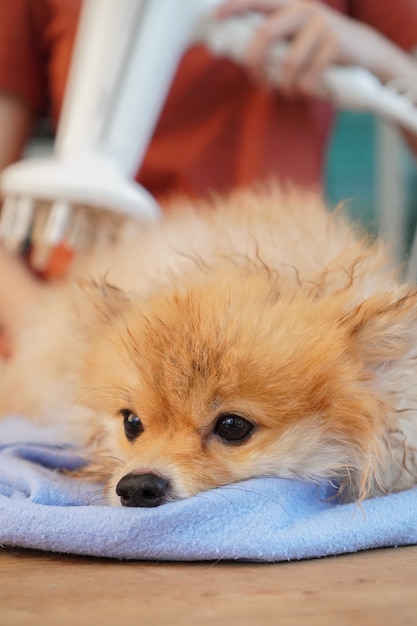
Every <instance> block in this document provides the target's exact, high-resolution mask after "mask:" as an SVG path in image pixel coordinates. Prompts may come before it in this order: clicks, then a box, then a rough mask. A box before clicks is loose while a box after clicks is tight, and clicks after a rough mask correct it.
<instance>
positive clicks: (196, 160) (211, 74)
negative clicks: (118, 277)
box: [0, 0, 417, 197]
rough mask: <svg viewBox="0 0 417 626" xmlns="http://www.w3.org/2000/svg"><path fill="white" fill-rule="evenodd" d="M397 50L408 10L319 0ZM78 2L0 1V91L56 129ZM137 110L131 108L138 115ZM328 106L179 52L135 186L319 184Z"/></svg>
mask: <svg viewBox="0 0 417 626" xmlns="http://www.w3.org/2000/svg"><path fill="white" fill-rule="evenodd" d="M326 4H328V5H329V6H332V7H333V8H335V9H337V10H340V11H342V12H344V13H346V14H348V15H350V16H352V17H354V18H357V19H361V20H363V21H365V22H368V23H369V24H371V25H372V26H374V27H376V28H377V29H378V30H380V31H381V32H382V33H383V34H385V35H386V36H387V37H389V38H390V39H392V40H393V41H394V42H395V43H397V44H398V45H400V46H402V47H404V48H405V49H411V48H412V47H413V46H415V45H417V3H416V2H410V1H409V0H397V1H396V2H384V3H383V2H380V0H357V1H355V0H327V2H326ZM79 6H80V0H13V2H7V3H6V2H1V3H0V89H2V90H4V91H8V92H10V93H13V94H15V95H17V96H20V97H22V98H24V99H25V100H26V101H28V102H29V103H30V104H31V106H32V107H33V109H34V111H36V112H41V111H45V110H46V108H47V107H48V108H49V110H50V112H51V114H52V116H53V118H54V120H55V122H56V120H57V119H58V115H59V110H60V107H61V103H62V97H63V92H64V86H65V80H66V75H67V71H68V65H69V59H70V53H71V48H72V44H73V39H74V33H75V30H76V24H77V19H78V11H79ZM139 115H140V111H138V116H139ZM331 121H332V109H331V107H330V106H329V105H328V104H327V103H323V102H319V101H315V100H313V99H303V98H298V99H296V100H291V101H289V100H285V99H284V98H283V97H281V95H280V93H279V92H278V91H275V92H272V91H267V90H266V89H263V88H261V87H259V86H258V85H256V84H255V83H253V82H252V81H251V79H250V78H249V76H248V75H247V74H246V72H245V70H244V69H243V68H242V67H239V66H237V65H235V64H234V63H232V62H229V61H227V60H224V59H215V58H213V57H212V56H211V55H210V54H209V52H208V51H207V50H206V49H205V48H204V47H203V46H195V47H193V48H191V49H190V50H189V51H187V53H186V54H185V55H184V58H183V60H182V62H181V64H180V66H179V68H178V72H177V75H176V77H175V79H174V82H173V85H172V87H171V90H170V93H169V95H168V98H167V101H166V103H165V107H164V109H163V112H162V114H161V117H160V120H159V123H158V126H157V128H156V130H155V133H154V136H153V139H152V141H151V144H150V146H149V149H148V152H147V154H146V156H145V160H144V162H143V164H142V167H141V168H140V171H139V173H138V176H137V179H138V180H139V181H140V182H141V183H142V184H143V185H144V186H145V187H146V188H148V189H149V190H150V191H151V192H152V193H153V194H155V195H156V196H157V197H161V196H163V195H164V194H166V193H169V192H171V191H173V190H182V191H186V192H188V193H190V194H201V193H205V192H207V191H208V190H209V189H212V188H213V189H217V190H225V189H228V188H230V187H233V186H241V185H247V184H250V183H251V182H253V181H255V180H259V179H262V178H265V177H269V176H271V175H274V176H278V177H280V178H281V179H283V180H291V181H294V182H295V183H297V184H299V185H304V186H306V185H317V184H320V183H321V179H322V171H323V162H324V157H325V152H326V146H327V140H328V136H329V132H330V130H331Z"/></svg>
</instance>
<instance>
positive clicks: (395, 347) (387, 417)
mask: <svg viewBox="0 0 417 626" xmlns="http://www.w3.org/2000/svg"><path fill="white" fill-rule="evenodd" d="M177 204H178V206H175V207H171V209H170V210H169V211H168V212H167V215H166V217H165V218H164V219H163V220H162V221H161V222H160V223H157V224H149V225H146V226H139V225H137V226H136V225H133V224H130V225H128V226H129V227H126V230H125V232H124V234H123V235H122V236H121V237H120V239H119V241H118V243H117V244H114V245H111V246H109V248H108V249H106V250H103V251H102V252H100V253H97V254H95V255H92V256H91V257H90V258H79V259H78V262H77V263H76V264H75V265H74V267H73V270H72V276H71V278H70V280H68V281H66V283H65V284H64V285H56V286H53V287H50V288H48V289H47V290H45V294H44V297H43V298H42V301H41V302H40V303H39V304H38V305H37V307H36V310H32V311H29V312H28V313H27V315H26V316H25V317H24V316H22V319H21V321H20V325H19V328H18V333H17V337H16V340H15V344H16V349H15V353H14V356H13V358H12V359H11V360H10V362H9V364H8V366H7V367H8V370H7V372H6V376H5V385H4V390H3V413H6V412H10V411H18V412H20V413H23V414H26V415H28V416H33V417H34V418H35V419H38V420H39V421H43V422H46V423H49V424H54V425H55V426H56V427H57V428H58V429H59V430H60V432H61V433H62V437H64V433H65V437H67V438H71V439H72V440H73V441H78V442H81V443H83V444H84V445H86V446H87V447H88V454H89V460H90V466H89V469H88V468H87V470H86V471H87V472H91V474H92V475H94V476H95V477H96V478H97V480H100V481H103V480H104V481H105V482H106V485H107V491H108V498H109V502H110V503H111V504H113V505H120V504H121V505H123V506H129V507H130V506H134V507H138V506H139V507H153V506H158V505H161V504H164V503H166V502H169V501H172V500H176V499H181V498H186V497H188V496H191V495H194V494H197V493H199V492H201V491H203V490H207V489H212V488H215V487H218V486H220V485H224V484H229V483H235V482H237V481H242V480H244V479H248V478H252V477H259V476H278V477H282V478H289V479H301V480H307V481H316V482H319V481H323V480H328V481H332V482H334V483H336V484H337V485H338V488H339V493H340V496H341V498H342V499H343V500H344V501H355V500H359V501H360V500H362V499H364V498H367V497H372V496H375V495H378V494H384V493H389V492H392V491H399V490H404V489H407V488H409V487H411V486H413V485H415V484H416V483H417V289H416V288H415V287H414V286H413V285H410V284H408V285H407V284H404V283H403V282H401V279H400V278H399V277H398V276H397V273H396V272H395V271H394V270H393V268H392V264H391V259H390V256H389V254H388V252H387V249H386V248H385V246H384V245H383V244H382V243H381V242H371V241H370V239H369V237H367V236H363V235H360V234H358V233H357V231H356V229H355V228H353V227H352V226H351V225H349V224H348V222H347V221H346V220H345V219H344V217H343V216H342V215H341V211H340V210H336V211H335V212H333V213H330V212H328V211H327V210H326V208H325V207H324V204H323V202H322V200H321V199H320V197H319V196H318V195H315V194H313V193H312V194H309V193H302V192H299V191H296V190H287V191H281V190H280V189H279V188H278V187H277V186H275V185H274V184H271V185H266V186H264V187H260V188H257V189H253V190H251V191H237V192H234V193H232V194H231V195H230V197H227V198H213V199H211V200H207V201H203V202H201V203H200V204H199V206H198V207H194V206H193V205H192V203H191V201H188V200H181V201H179V202H178V203H177ZM89 277H92V279H91V280H90V279H89Z"/></svg>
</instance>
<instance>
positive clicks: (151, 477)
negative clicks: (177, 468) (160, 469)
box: [116, 474, 169, 507]
mask: <svg viewBox="0 0 417 626" xmlns="http://www.w3.org/2000/svg"><path fill="white" fill-rule="evenodd" d="M168 487H169V483H168V481H167V480H165V478H162V477H161V476H158V475H157V474H126V476H123V478H122V479H121V480H119V482H118V483H117V486H116V493H117V495H118V496H120V502H121V503H122V506H143V507H152V506H159V505H161V504H164V502H166V496H167V492H168Z"/></svg>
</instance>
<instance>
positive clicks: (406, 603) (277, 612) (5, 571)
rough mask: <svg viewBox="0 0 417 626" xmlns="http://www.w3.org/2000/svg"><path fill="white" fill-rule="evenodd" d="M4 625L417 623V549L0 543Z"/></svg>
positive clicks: (336, 625)
mask: <svg viewBox="0 0 417 626" xmlns="http://www.w3.org/2000/svg"><path fill="white" fill-rule="evenodd" d="M0 624H1V626H16V625H26V624H27V625H29V624H30V625H32V624H34V625H37V624H39V625H40V626H52V625H54V626H56V625H58V626H66V625H67V624H77V625H79V626H82V625H84V624H88V625H93V624H99V625H100V626H107V625H112V626H113V625H116V626H118V625H119V624H120V625H125V624H129V626H130V625H131V624H132V626H133V624H135V625H140V626H146V625H148V624H149V625H150V626H160V625H170V624H173V625H187V626H197V625H199V624H203V625H205V624H207V625H213V626H223V625H227V626H235V625H236V626H248V625H249V624H251V625H252V624H255V625H266V626H269V625H272V624H274V625H275V624H282V625H283V626H299V625H301V624H303V625H304V624H308V625H309V626H330V625H331V626H339V625H346V626H362V625H364V626H365V625H366V626H374V625H375V626H385V625H386V626H406V625H407V626H414V625H417V546H415V547H406V548H391V549H385V550H372V551H369V552H362V553H358V554H351V555H344V556H338V557H331V558H325V559H316V560H310V561H299V562H291V563H277V564H266V565H265V564H253V563H252V564H250V563H230V562H228V563H224V562H222V563H150V562H117V561H110V560H100V559H91V558H82V557H72V556H62V555H53V554H43V553H39V552H31V551H19V550H10V549H3V550H0Z"/></svg>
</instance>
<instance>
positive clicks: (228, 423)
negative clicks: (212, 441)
mask: <svg viewBox="0 0 417 626" xmlns="http://www.w3.org/2000/svg"><path fill="white" fill-rule="evenodd" d="M254 429H255V426H254V425H253V424H252V422H249V421H248V420H246V419H245V418H243V417H240V416H239V415H233V413H227V414H224V415H221V416H220V417H219V419H218V420H217V422H216V425H215V427H214V432H215V434H216V435H218V436H219V437H221V439H223V440H224V441H225V442H226V443H240V442H242V441H244V440H245V439H247V438H248V437H249V436H250V435H251V433H252V432H253V430H254Z"/></svg>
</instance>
